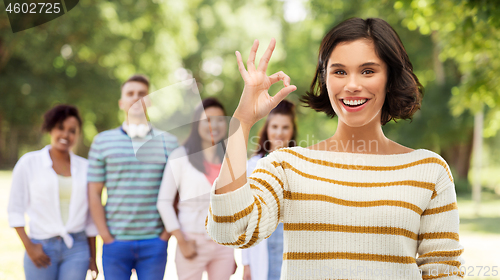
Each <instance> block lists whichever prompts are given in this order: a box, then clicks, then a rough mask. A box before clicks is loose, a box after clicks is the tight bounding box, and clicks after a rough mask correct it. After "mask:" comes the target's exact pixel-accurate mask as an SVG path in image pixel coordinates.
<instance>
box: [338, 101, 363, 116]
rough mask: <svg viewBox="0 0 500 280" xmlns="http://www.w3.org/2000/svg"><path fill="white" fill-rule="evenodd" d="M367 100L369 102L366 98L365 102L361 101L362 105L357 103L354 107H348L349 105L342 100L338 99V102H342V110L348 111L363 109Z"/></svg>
mask: <svg viewBox="0 0 500 280" xmlns="http://www.w3.org/2000/svg"><path fill="white" fill-rule="evenodd" d="M365 99H366V98H365ZM357 100H362V99H357ZM368 102H370V99H366V102H365V103H363V104H362V105H358V106H356V107H350V106H348V105H346V104H344V102H343V101H342V100H340V103H341V104H342V107H343V108H344V110H346V111H347V112H350V113H353V112H358V111H361V110H363V109H364V108H365V107H366V104H368Z"/></svg>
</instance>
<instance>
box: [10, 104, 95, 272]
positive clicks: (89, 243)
mask: <svg viewBox="0 0 500 280" xmlns="http://www.w3.org/2000/svg"><path fill="white" fill-rule="evenodd" d="M81 125H82V121H81V119H80V115H79V114H78V110H77V109H76V107H73V106H70V105H58V106H56V107H54V108H52V109H51V110H49V111H48V112H47V113H45V116H44V123H43V130H44V131H46V132H48V133H49V134H50V140H51V141H50V145H48V146H46V147H45V148H43V149H42V150H39V151H34V152H30V153H27V154H25V155H24V156H23V157H21V159H20V160H19V161H18V162H17V164H16V166H15V168H14V171H13V172H12V188H11V192H10V198H9V206H8V213H9V225H10V226H11V227H14V228H15V229H16V231H17V233H18V235H19V237H20V238H21V240H22V242H23V244H24V247H25V248H26V254H25V257H24V272H25V275H26V279H27V280H30V279H43V280H45V279H46V280H51V279H75V280H77V279H82V280H83V279H85V277H86V275H87V270H89V269H90V270H91V271H92V272H93V274H94V275H93V276H94V279H95V278H96V277H97V273H98V271H97V264H96V260H95V255H96V254H95V252H96V251H95V236H96V235H97V228H96V227H95V225H94V223H93V221H92V219H91V218H90V213H89V208H88V200H87V178H86V177H87V168H88V163H87V160H86V159H84V158H81V157H79V156H77V155H75V154H73V153H72V152H71V148H72V147H73V146H74V145H75V143H76V140H77V139H78V135H79V133H80V129H81ZM25 213H27V214H28V216H29V217H30V232H29V235H27V234H26V232H25V229H24V227H25V221H24V214H25ZM28 236H29V237H28Z"/></svg>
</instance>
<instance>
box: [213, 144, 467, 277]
mask: <svg viewBox="0 0 500 280" xmlns="http://www.w3.org/2000/svg"><path fill="white" fill-rule="evenodd" d="M216 182H217V181H216ZM216 182H215V183H214V186H213V187H212V190H211V196H210V208H209V213H208V217H207V221H206V227H207V232H208V233H209V235H210V236H211V237H212V239H213V240H215V241H216V242H217V243H219V244H222V245H226V246H230V247H234V248H248V247H251V246H253V245H256V244H257V243H259V242H260V241H261V240H263V239H265V238H268V237H269V236H270V235H271V233H272V232H273V231H274V230H275V229H276V227H277V225H278V223H280V222H282V223H284V229H285V233H284V252H283V265H282V274H281V279H462V276H461V275H459V272H458V268H459V267H460V265H461V264H462V263H463V260H462V257H461V254H462V252H463V247H462V246H461V245H460V244H459V238H458V228H459V217H458V209H457V204H456V195H455V187H454V183H453V178H452V175H451V172H450V169H449V167H448V165H447V164H446V162H445V161H444V160H443V159H442V158H441V157H440V156H439V155H437V154H436V153H433V152H431V151H428V150H415V151H412V152H409V153H405V154H395V155H376V154H355V153H341V152H330V151H317V150H310V149H306V148H302V147H293V148H284V149H280V150H277V151H275V152H273V153H271V154H270V155H269V156H267V157H265V158H262V159H261V160H259V162H258V163H257V167H256V169H255V170H254V172H253V173H252V174H250V175H249V177H248V180H247V183H246V184H245V185H244V186H242V187H241V188H239V189H237V190H235V191H233V192H230V193H225V194H215V188H214V187H215V184H216Z"/></svg>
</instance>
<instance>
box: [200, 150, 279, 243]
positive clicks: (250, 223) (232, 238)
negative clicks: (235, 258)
mask: <svg viewBox="0 0 500 280" xmlns="http://www.w3.org/2000/svg"><path fill="white" fill-rule="evenodd" d="M279 162H280V161H279V160H278V159H277V156H276V153H271V154H270V155H269V156H267V157H264V158H262V159H260V160H259V161H258V162H257V166H256V168H255V170H254V171H253V173H252V174H251V175H250V176H249V177H248V178H247V183H246V184H245V185H243V186H242V187H240V188H239V189H237V190H235V191H232V192H229V193H225V194H215V185H216V183H217V180H216V181H215V182H214V185H213V186H212V190H211V194H210V208H209V213H208V216H207V220H206V229H207V232H208V234H209V235H210V237H211V238H212V239H213V240H214V241H215V242H217V243H219V244H222V245H226V246H230V247H233V248H239V249H245V248H249V247H252V246H254V245H256V244H258V243H259V242H260V241H262V240H263V239H265V238H268V237H269V236H270V235H271V234H272V233H273V232H274V230H275V229H276V227H277V226H278V223H279V221H280V220H281V218H282V215H283V213H282V212H283V190H284V188H285V187H286V186H285V184H286V177H285V172H284V170H283V168H282V166H281V165H280V163H279ZM247 175H248V174H247Z"/></svg>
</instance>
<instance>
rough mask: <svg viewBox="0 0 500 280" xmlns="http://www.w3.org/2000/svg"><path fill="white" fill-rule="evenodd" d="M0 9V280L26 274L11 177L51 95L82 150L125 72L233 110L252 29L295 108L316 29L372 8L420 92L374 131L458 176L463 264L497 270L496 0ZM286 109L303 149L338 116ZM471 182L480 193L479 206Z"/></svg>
mask: <svg viewBox="0 0 500 280" xmlns="http://www.w3.org/2000/svg"><path fill="white" fill-rule="evenodd" d="M0 10H1V11H0V97H1V98H0V169H2V170H4V171H0V202H1V203H0V205H1V206H2V210H1V211H0V279H23V273H22V252H23V248H22V244H21V243H20V241H19V239H18V238H17V236H16V235H15V232H14V230H13V229H10V228H9V227H8V224H7V215H6V207H7V200H8V199H7V198H8V193H9V188H10V183H9V182H10V176H11V170H12V168H13V166H14V165H15V163H16V161H17V160H18V159H19V158H20V157H21V156H22V155H23V154H25V153H26V152H29V151H33V150H37V149H40V148H42V147H43V146H44V145H46V144H48V143H49V138H48V136H47V135H44V134H43V133H42V132H41V129H40V128H41V123H42V116H43V113H44V112H45V111H46V110H48V109H49V108H51V107H52V106H54V105H56V104H60V103H68V104H73V105H76V106H77V107H78V108H79V110H80V113H81V115H82V118H83V130H82V132H83V133H82V135H81V139H80V141H79V144H78V146H77V147H76V148H75V152H76V153H77V154H79V155H81V156H83V157H87V153H88V150H89V147H90V145H91V143H92V139H93V138H94V136H96V135H97V133H99V132H101V131H103V130H107V129H111V128H114V127H117V126H119V125H120V123H121V122H122V121H123V118H124V116H123V115H122V113H121V112H120V111H119V108H118V102H117V101H118V99H119V96H120V85H121V83H122V82H123V81H124V80H126V79H127V78H128V77H129V76H130V75H132V74H134V73H142V74H145V75H147V76H148V77H149V78H150V80H151V85H152V86H151V92H153V91H156V90H159V89H161V88H164V87H166V86H169V85H172V84H175V83H178V82H180V81H183V80H187V79H190V78H195V80H196V82H197V85H198V89H199V91H200V94H201V96H202V98H204V97H209V96H213V97H217V98H218V99H219V100H221V101H222V103H223V104H224V105H225V106H226V109H227V111H228V114H229V115H230V114H231V113H232V112H233V110H234V109H235V108H236V106H237V104H238V101H239V97H240V94H241V91H242V88H243V81H242V79H241V77H240V74H239V72H238V69H237V64H236V58H235V55H234V52H235V51H236V50H239V51H240V52H241V53H242V55H243V57H244V60H246V57H247V56H248V53H249V50H250V47H251V45H252V42H253V40H254V39H259V40H260V42H261V49H260V50H259V52H258V54H257V57H258V58H260V56H261V55H262V53H263V49H264V47H263V46H267V44H268V43H269V41H270V39H271V38H273V37H274V38H276V40H277V46H276V50H275V52H274V54H273V57H272V59H271V63H270V65H269V69H268V74H272V73H274V72H277V71H280V70H283V71H284V72H285V73H286V74H288V75H289V76H290V77H291V80H292V84H294V85H296V86H297V87H298V90H297V91H295V92H293V93H292V94H291V95H290V96H289V97H288V99H289V100H291V101H293V102H295V103H296V104H299V102H298V100H299V98H300V96H301V95H302V94H304V93H305V91H306V90H308V88H309V85H310V83H311V81H312V78H313V76H314V73H315V67H316V61H317V55H318V49H319V44H320V42H321V39H322V38H323V36H324V35H325V34H326V33H327V32H328V30H330V28H332V27H333V26H334V25H336V24H338V23H339V22H341V21H343V20H345V19H347V18H350V17H362V18H367V17H380V18H383V19H384V20H386V21H387V22H389V23H390V24H391V25H392V26H393V27H394V29H395V30H396V31H397V32H398V34H399V35H400V37H401V40H402V42H403V44H404V45H405V48H406V50H407V52H408V54H409V56H410V59H411V61H412V63H413V66H414V71H415V73H416V75H417V76H418V78H419V79H420V82H421V83H422V84H423V86H424V87H425V95H424V98H423V103H422V108H421V110H420V111H419V112H417V114H416V115H415V116H414V119H413V121H412V122H409V121H399V122H397V123H394V122H391V123H389V124H387V125H385V126H384V131H385V133H386V135H387V136H388V137H389V138H391V139H393V140H395V141H397V142H399V143H401V144H403V145H406V146H409V147H411V148H414V149H418V148H425V149H429V150H432V151H435V152H437V153H439V154H441V155H442V156H443V157H444V158H445V160H446V161H447V162H448V164H449V165H450V167H451V170H452V172H453V176H454V179H455V183H456V191H457V197H458V205H459V212H460V217H461V228H460V239H461V242H463V245H464V247H465V253H464V256H465V258H466V262H467V263H466V264H464V266H469V265H470V266H494V265H496V266H497V269H499V270H500V51H499V50H500V1H496V0H400V1H389V0H350V1H338V0H304V1H302V0H282V1H272V0H257V1H237V0H227V1H221V0H186V1H178V0H164V1H161V0H152V1H151V0H122V1H97V0H82V1H80V2H79V4H78V5H77V6H76V7H75V8H74V9H72V10H71V11H69V12H68V13H67V14H65V15H64V16H62V17H60V18H57V19H55V20H53V21H51V22H48V23H46V24H43V25H41V26H37V27H34V28H31V29H28V30H25V31H21V32H18V33H12V31H11V29H10V24H9V20H8V17H7V13H6V12H5V6H4V4H3V2H1V3H0ZM279 88H280V85H275V86H273V87H272V88H271V89H272V91H273V92H277V91H278V90H279ZM297 110H298V111H297V113H298V116H297V119H298V140H299V142H300V143H301V144H302V146H309V145H312V144H314V143H316V142H317V141H320V140H322V139H325V138H327V137H329V136H331V135H332V134H333V132H334V131H335V128H336V122H337V120H336V119H329V118H327V117H326V116H325V115H324V114H320V113H316V112H314V111H313V110H311V109H309V108H305V107H302V106H298V108H297ZM480 120H482V122H481V121H480ZM260 126H262V122H260V123H259V124H258V125H257V126H255V127H254V129H253V130H252V134H253V135H255V134H256V133H257V132H258V129H259V127H260ZM475 129H476V135H479V136H480V137H477V139H479V140H480V141H481V143H482V145H481V146H478V147H480V149H479V150H478V149H477V148H476V149H474V143H476V144H477V143H478V142H474V137H473V136H474V131H475ZM476 155H480V162H479V164H478V162H476V161H474V160H473V159H474V157H475V156H476ZM476 167H478V168H476ZM479 167H480V168H479ZM474 182H479V183H478V185H479V184H480V185H481V189H482V192H481V203H480V204H479V206H478V205H477V204H475V202H474V201H473V200H472V185H473V183H474ZM169 260H170V258H169ZM468 271H469V270H468ZM483 273H484V271H483ZM499 273H500V272H499ZM471 275H475V277H473V276H471V277H466V279H495V277H492V278H486V277H478V276H477V275H478V274H477V269H476V270H475V271H474V274H471ZM497 277H498V278H497V279H500V275H499V276H497Z"/></svg>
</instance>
